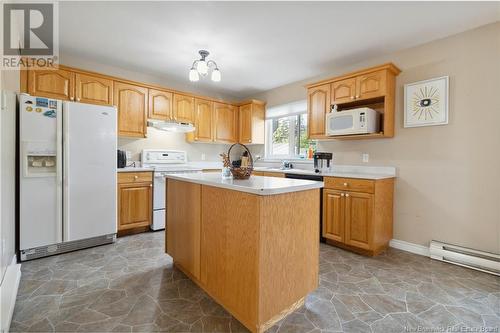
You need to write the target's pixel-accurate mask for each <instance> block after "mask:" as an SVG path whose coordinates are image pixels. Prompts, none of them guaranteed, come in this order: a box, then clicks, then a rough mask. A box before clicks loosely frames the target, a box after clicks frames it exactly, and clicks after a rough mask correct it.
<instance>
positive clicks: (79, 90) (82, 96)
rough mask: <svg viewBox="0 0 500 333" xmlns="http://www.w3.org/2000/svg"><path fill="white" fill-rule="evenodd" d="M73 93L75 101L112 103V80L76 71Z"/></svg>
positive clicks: (101, 103)
mask: <svg viewBox="0 0 500 333" xmlns="http://www.w3.org/2000/svg"><path fill="white" fill-rule="evenodd" d="M75 95H76V101H77V102H81V103H89V104H100V105H113V81H112V80H109V79H106V78H102V77H98V76H92V75H86V74H80V73H76V74H75Z"/></svg>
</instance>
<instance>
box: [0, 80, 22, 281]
mask: <svg viewBox="0 0 500 333" xmlns="http://www.w3.org/2000/svg"><path fill="white" fill-rule="evenodd" d="M0 72H1V77H0V91H2V90H5V94H4V96H2V99H3V98H4V97H6V95H7V94H8V95H10V98H11V100H12V98H15V96H14V92H19V72H17V71H0ZM4 105H6V106H9V104H8V103H7V104H5V101H2V106H4ZM15 113H16V110H15V102H14V104H10V107H7V108H3V107H2V109H1V111H0V129H1V132H0V137H1V139H0V155H1V156H2V158H1V163H0V165H1V166H0V174H1V177H0V189H1V191H0V218H1V221H0V263H1V265H0V267H1V270H0V280H1V278H2V277H3V274H4V273H5V269H6V267H7V266H8V265H9V264H10V263H11V261H12V258H13V256H14V254H15V133H16V128H15Z"/></svg>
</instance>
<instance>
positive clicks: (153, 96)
mask: <svg viewBox="0 0 500 333" xmlns="http://www.w3.org/2000/svg"><path fill="white" fill-rule="evenodd" d="M148 95H149V108H148V117H149V118H151V119H159V120H170V119H172V118H173V115H172V96H173V94H172V93H171V92H168V91H163V90H155V89H149V92H148Z"/></svg>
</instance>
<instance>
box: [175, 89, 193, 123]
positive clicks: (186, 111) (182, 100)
mask: <svg viewBox="0 0 500 333" xmlns="http://www.w3.org/2000/svg"><path fill="white" fill-rule="evenodd" d="M174 119H175V120H176V121H178V122H182V123H191V124H192V123H194V97H191V96H187V95H178V94H174Z"/></svg>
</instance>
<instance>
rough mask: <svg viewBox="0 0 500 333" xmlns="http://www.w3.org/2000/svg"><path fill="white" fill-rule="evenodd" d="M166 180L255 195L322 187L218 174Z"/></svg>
mask: <svg viewBox="0 0 500 333" xmlns="http://www.w3.org/2000/svg"><path fill="white" fill-rule="evenodd" d="M166 178H169V179H175V180H181V181H186V182H190V183H196V184H202V185H208V186H214V187H220V188H225V189H228V190H235V191H240V192H247V193H252V194H257V195H273V194H282V193H290V192H298V191H306V190H312V189H318V188H322V187H323V185H324V184H323V182H320V181H313V180H303V179H289V178H276V177H263V176H251V177H250V178H249V179H232V178H231V179H222V177H221V175H220V174H219V173H185V174H170V175H166Z"/></svg>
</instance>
